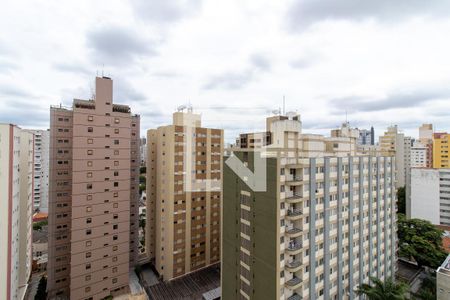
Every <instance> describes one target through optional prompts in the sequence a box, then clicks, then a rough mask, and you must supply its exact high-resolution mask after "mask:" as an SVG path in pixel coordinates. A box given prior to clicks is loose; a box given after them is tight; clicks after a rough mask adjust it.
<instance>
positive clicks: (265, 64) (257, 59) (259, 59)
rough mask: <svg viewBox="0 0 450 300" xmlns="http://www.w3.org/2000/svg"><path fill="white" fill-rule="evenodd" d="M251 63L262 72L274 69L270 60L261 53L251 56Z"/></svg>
mask: <svg viewBox="0 0 450 300" xmlns="http://www.w3.org/2000/svg"><path fill="white" fill-rule="evenodd" d="M250 63H251V64H252V66H253V67H255V68H256V69H259V70H262V71H268V70H270V68H271V67H272V66H271V63H270V60H269V58H268V57H267V56H265V55H263V54H259V53H255V54H253V55H251V56H250Z"/></svg>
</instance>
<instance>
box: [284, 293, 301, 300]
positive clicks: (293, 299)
mask: <svg viewBox="0 0 450 300" xmlns="http://www.w3.org/2000/svg"><path fill="white" fill-rule="evenodd" d="M287 300H302V296H300V295H299V294H297V293H294V294H292V296H290V297H289V298H287Z"/></svg>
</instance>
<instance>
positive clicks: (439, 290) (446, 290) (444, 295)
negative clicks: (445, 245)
mask: <svg viewBox="0 0 450 300" xmlns="http://www.w3.org/2000/svg"><path fill="white" fill-rule="evenodd" d="M436 294H437V295H436V296H437V300H446V299H449V298H450V255H449V256H447V259H446V260H445V261H444V262H443V263H442V265H441V266H440V267H439V268H438V269H437V270H436Z"/></svg>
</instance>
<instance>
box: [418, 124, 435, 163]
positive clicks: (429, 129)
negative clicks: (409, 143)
mask: <svg viewBox="0 0 450 300" xmlns="http://www.w3.org/2000/svg"><path fill="white" fill-rule="evenodd" d="M419 142H420V143H421V144H422V145H424V146H425V147H426V148H427V156H426V167H427V168H432V167H433V124H422V126H420V127H419Z"/></svg>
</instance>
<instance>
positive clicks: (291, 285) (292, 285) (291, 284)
mask: <svg viewBox="0 0 450 300" xmlns="http://www.w3.org/2000/svg"><path fill="white" fill-rule="evenodd" d="M301 284H302V280H301V279H300V278H298V277H295V276H294V277H293V278H292V279H290V280H288V281H286V282H285V284H284V285H285V286H286V287H287V288H288V289H290V290H296V289H298V288H299V287H300V286H301Z"/></svg>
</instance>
